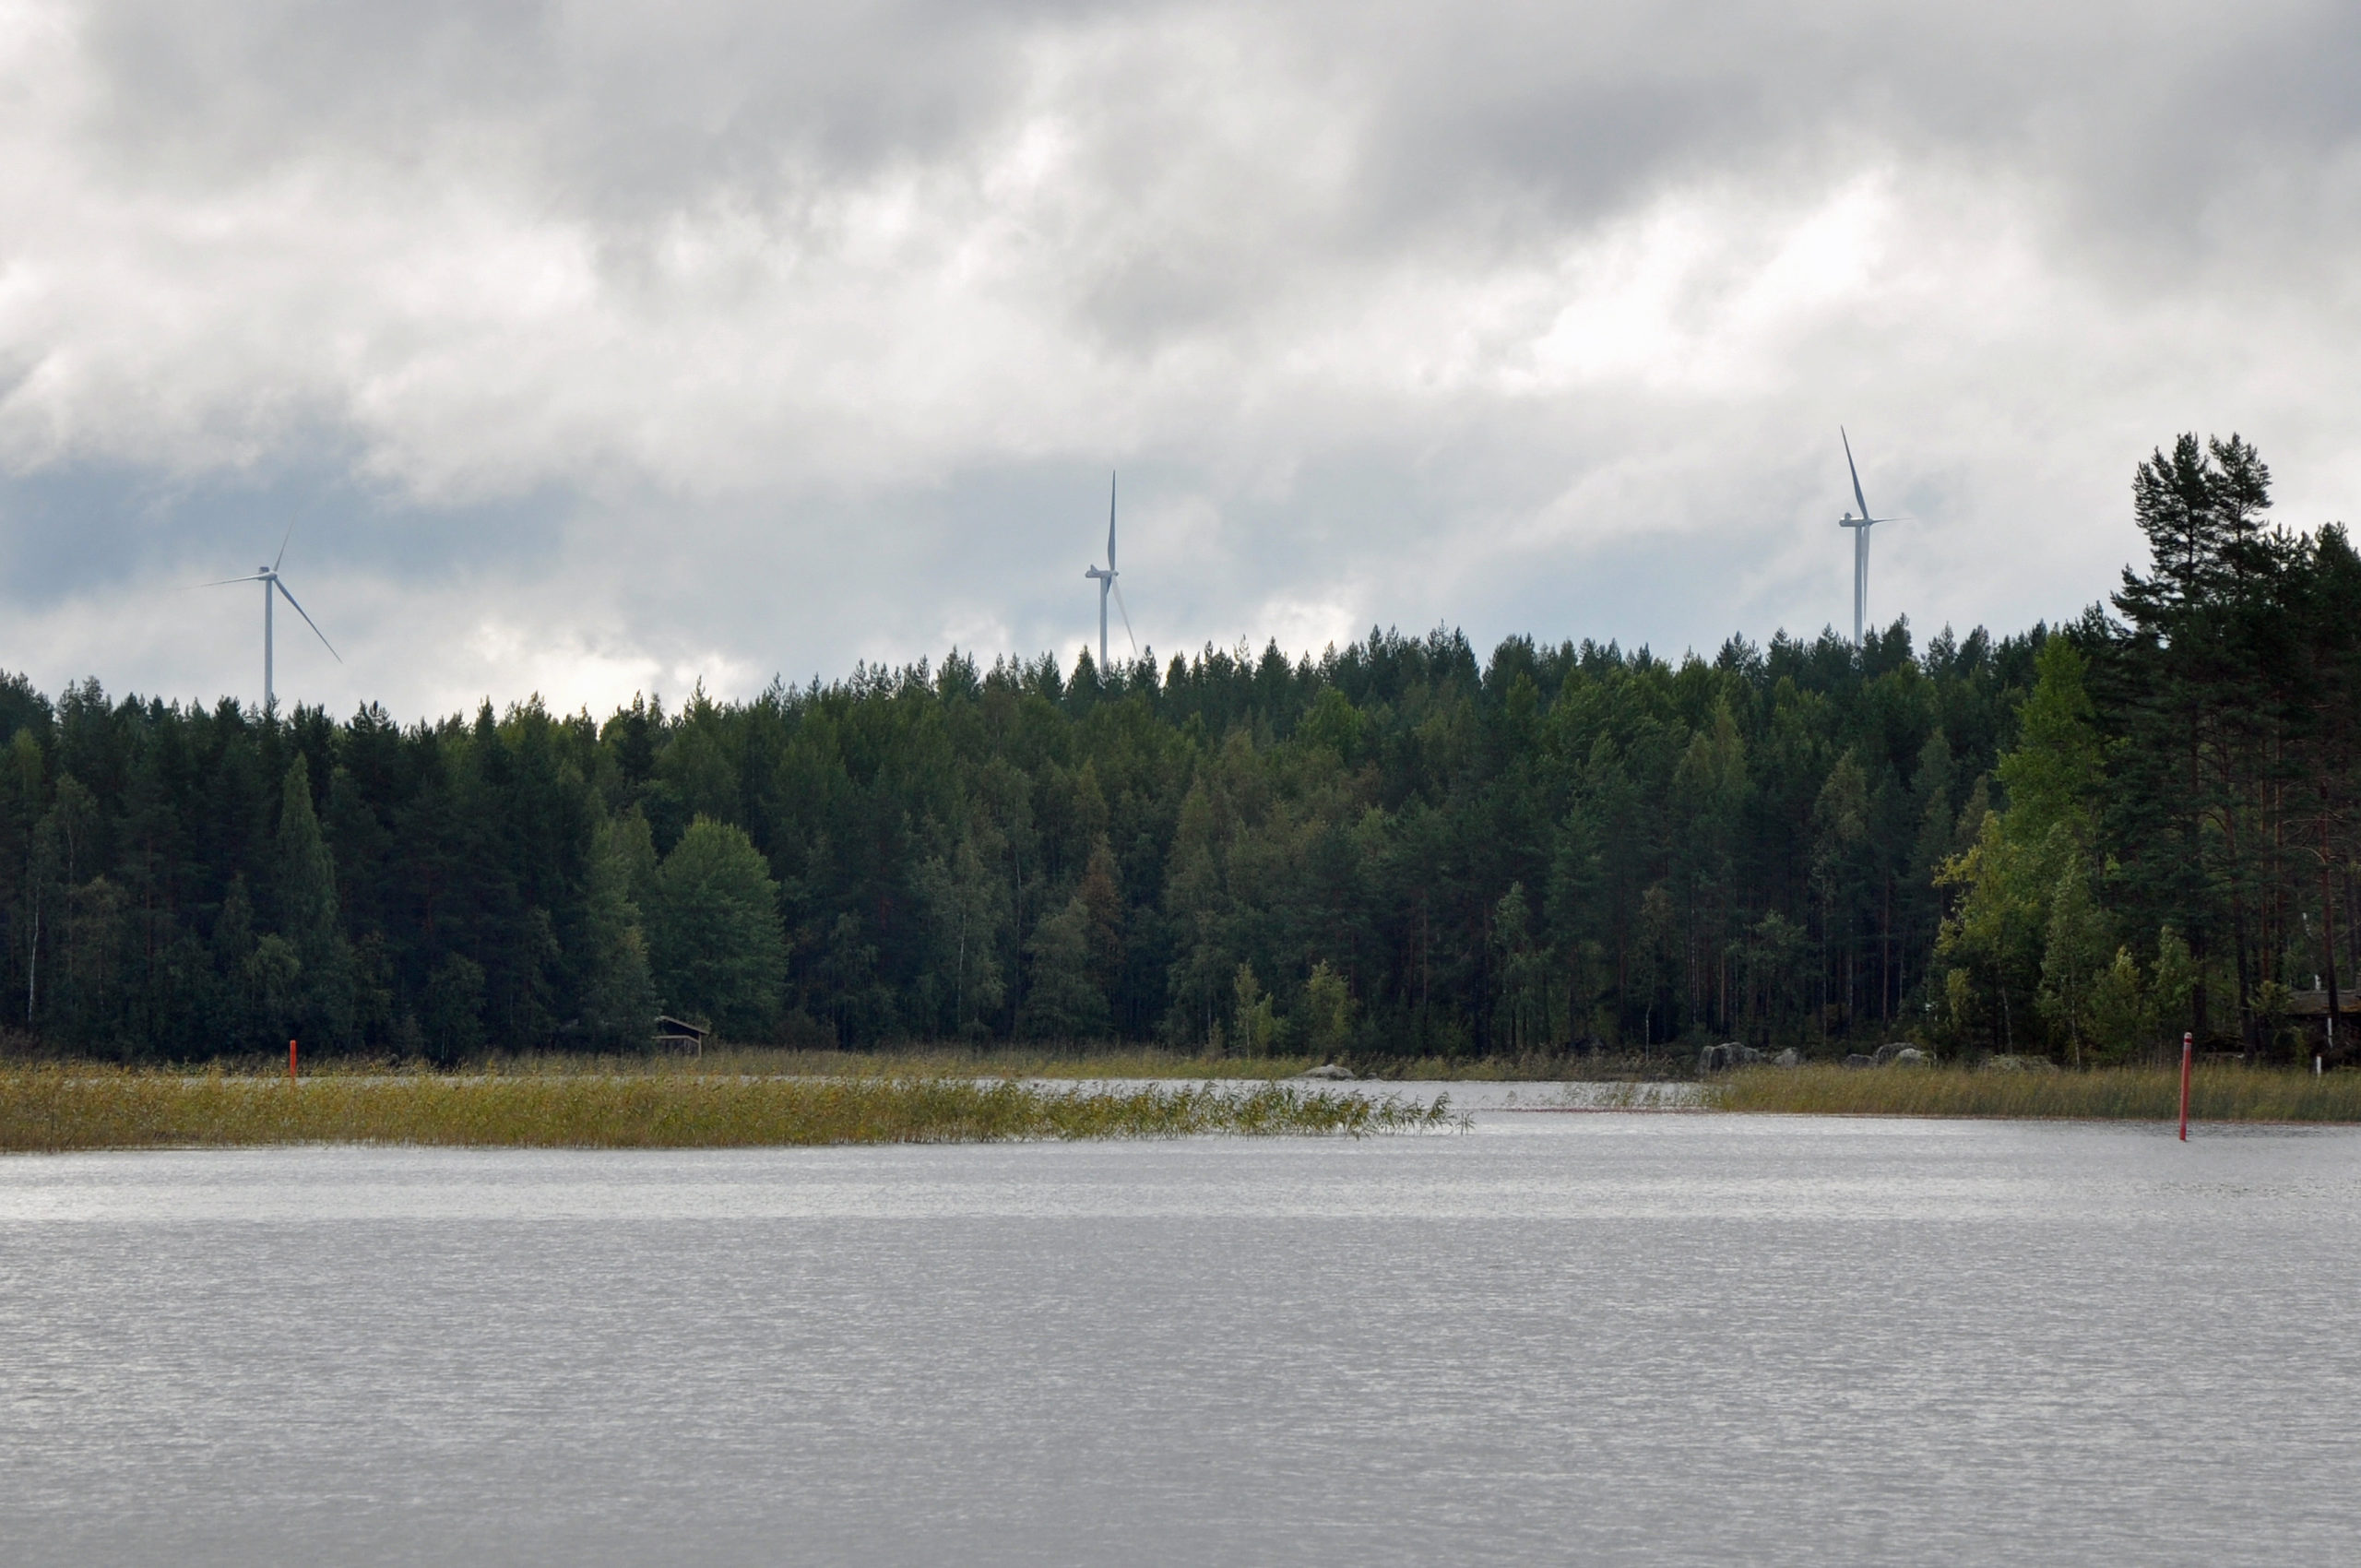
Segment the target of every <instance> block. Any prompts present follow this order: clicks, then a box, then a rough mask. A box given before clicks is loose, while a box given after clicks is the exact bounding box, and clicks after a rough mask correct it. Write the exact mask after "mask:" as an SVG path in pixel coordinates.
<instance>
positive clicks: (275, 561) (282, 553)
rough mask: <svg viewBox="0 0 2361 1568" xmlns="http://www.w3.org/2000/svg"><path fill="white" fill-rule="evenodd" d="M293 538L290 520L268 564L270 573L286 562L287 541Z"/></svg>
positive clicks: (293, 533)
mask: <svg viewBox="0 0 2361 1568" xmlns="http://www.w3.org/2000/svg"><path fill="white" fill-rule="evenodd" d="M294 537H295V524H294V522H293V521H292V520H290V521H289V522H288V525H287V531H286V532H285V533H283V534H280V535H279V553H278V554H277V555H276V556H274V557H272V558H271V563H270V569H271V570H272V571H274V572H276V571H277V570H279V562H281V561H284V560H286V559H287V541H288V540H291V539H293V538H294ZM288 602H290V603H292V602H294V601H293V600H289V601H288ZM307 618H308V617H307ZM318 629H319V628H318V627H316V626H314V628H313V630H314V631H317V630H318Z"/></svg>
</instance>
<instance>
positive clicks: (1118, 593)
mask: <svg viewBox="0 0 2361 1568" xmlns="http://www.w3.org/2000/svg"><path fill="white" fill-rule="evenodd" d="M1082 575H1083V576H1085V577H1086V578H1088V579H1090V580H1092V581H1094V582H1096V583H1097V585H1098V678H1099V679H1100V680H1102V681H1103V680H1105V679H1106V678H1107V596H1108V595H1109V593H1112V594H1113V595H1114V596H1115V608H1116V609H1118V610H1120V611H1121V612H1122V613H1123V636H1126V637H1131V642H1132V651H1133V653H1137V652H1139V650H1140V640H1139V638H1137V637H1135V636H1132V612H1131V608H1130V607H1129V606H1128V605H1126V604H1124V602H1123V590H1122V589H1121V588H1120V587H1118V586H1117V585H1116V582H1115V576H1116V572H1115V476H1114V475H1113V474H1109V475H1108V476H1107V565H1106V568H1105V569H1104V570H1101V569H1100V568H1098V567H1097V566H1092V567H1089V568H1087V569H1086V570H1085V571H1084V573H1083V574H1082ZM290 602H292V601H290ZM313 629H314V631H316V630H318V628H317V627H314V628H313Z"/></svg>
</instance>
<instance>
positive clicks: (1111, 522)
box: [1107, 473, 1115, 572]
mask: <svg viewBox="0 0 2361 1568" xmlns="http://www.w3.org/2000/svg"><path fill="white" fill-rule="evenodd" d="M1107 569H1108V570H1109V571H1110V572H1111V571H1113V570H1114V569H1115V476H1114V475H1113V474H1111V473H1110V474H1109V475H1108V476H1107Z"/></svg>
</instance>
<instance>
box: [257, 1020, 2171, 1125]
mask: <svg viewBox="0 0 2361 1568" xmlns="http://www.w3.org/2000/svg"><path fill="white" fill-rule="evenodd" d="M287 1081H288V1082H289V1083H293V1082H294V1081H295V1042H294V1041H293V1040H289V1041H288V1042H287ZM2181 1099H2182V1100H2183V1101H2186V1100H2187V1099H2189V1095H2188V1093H2187V1091H2185V1090H2184V1091H2183V1092H2182V1094H2181ZM2184 1109H2186V1107H2184ZM2182 1119H2183V1120H2184V1121H2186V1120H2187V1117H2185V1116H2184V1117H2183V1118H2182ZM2181 1136H2182V1137H2187V1136H2189V1132H2188V1129H2186V1128H2184V1129H2182V1131H2181Z"/></svg>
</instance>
